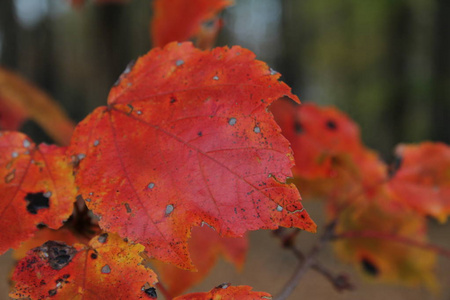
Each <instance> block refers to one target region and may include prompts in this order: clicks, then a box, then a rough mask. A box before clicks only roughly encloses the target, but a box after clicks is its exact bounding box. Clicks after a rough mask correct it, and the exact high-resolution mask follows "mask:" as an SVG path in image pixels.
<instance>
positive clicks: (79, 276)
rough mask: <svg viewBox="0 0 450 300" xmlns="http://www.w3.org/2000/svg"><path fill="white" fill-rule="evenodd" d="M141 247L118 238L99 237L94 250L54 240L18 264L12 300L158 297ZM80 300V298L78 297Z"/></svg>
mask: <svg viewBox="0 0 450 300" xmlns="http://www.w3.org/2000/svg"><path fill="white" fill-rule="evenodd" d="M143 250H144V247H143V246H141V245H138V244H136V245H133V244H128V243H126V242H124V241H123V240H122V239H120V238H119V237H118V236H116V235H111V234H110V235H107V234H102V235H100V236H97V237H94V238H93V239H92V240H91V241H90V243H89V246H86V245H82V244H75V245H73V246H68V245H66V244H64V243H60V242H53V241H49V242H47V243H45V244H43V245H42V246H40V247H37V248H34V249H33V250H31V251H29V252H28V254H27V256H26V257H25V258H23V259H22V260H21V261H19V263H18V265H17V267H16V269H15V271H14V275H13V277H12V279H13V280H14V281H15V287H14V290H13V291H12V292H11V293H10V297H12V298H13V299H21V298H26V297H29V298H31V299H47V298H49V297H51V299H84V300H89V299H92V300H102V299H105V300H106V299H149V298H156V291H155V288H154V287H153V285H154V284H155V283H156V282H157V279H156V275H155V273H154V272H153V271H152V270H151V269H149V268H147V267H145V266H144V265H143V264H142V262H143V261H142V260H143V259H142V257H141V256H140V253H141V252H142V251H143ZM74 297H78V298H74Z"/></svg>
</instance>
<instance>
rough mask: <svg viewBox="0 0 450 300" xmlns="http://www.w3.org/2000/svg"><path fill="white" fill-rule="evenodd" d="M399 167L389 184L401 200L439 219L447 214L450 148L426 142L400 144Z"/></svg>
mask: <svg viewBox="0 0 450 300" xmlns="http://www.w3.org/2000/svg"><path fill="white" fill-rule="evenodd" d="M396 155H397V157H398V158H399V161H400V166H399V169H398V170H397V171H396V172H395V174H394V175H393V177H392V178H391V180H390V181H389V187H390V188H391V189H392V191H393V192H394V193H395V194H396V195H397V197H398V198H399V199H401V200H402V201H403V202H404V203H406V204H407V205H409V206H411V207H412V208H414V209H415V210H416V211H418V212H419V213H421V214H424V215H430V216H433V217H435V218H436V219H438V220H439V221H441V222H445V221H446V220H447V217H448V215H449V214H450V147H449V146H448V145H445V144H443V143H431V142H425V143H422V144H419V145H400V146H398V147H397V149H396Z"/></svg>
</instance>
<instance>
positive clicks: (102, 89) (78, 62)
mask: <svg viewBox="0 0 450 300" xmlns="http://www.w3.org/2000/svg"><path fill="white" fill-rule="evenodd" d="M235 2H236V5H235V6H233V7H231V8H229V9H226V10H225V12H224V13H223V14H222V16H223V18H224V20H225V26H224V28H223V30H222V32H221V33H220V36H219V40H218V45H229V46H231V45H241V46H243V47H246V48H249V49H250V50H252V51H254V52H255V53H256V55H257V57H258V58H259V59H261V60H263V61H266V62H267V63H268V64H269V65H270V66H271V67H272V68H273V69H275V70H277V71H279V72H280V73H281V74H282V75H283V77H282V79H283V80H284V81H285V82H286V83H288V84H289V85H290V86H291V87H292V88H293V90H294V93H296V94H297V95H299V97H300V99H301V100H302V101H304V102H306V101H313V102H316V103H320V104H323V105H325V104H333V105H335V106H337V107H338V108H339V109H341V110H343V111H344V112H346V113H347V114H349V115H350V117H351V118H352V119H354V120H355V121H356V122H357V123H358V124H359V125H360V126H361V131H362V138H363V140H364V141H365V143H366V144H367V145H368V146H369V147H371V148H373V149H376V150H378V151H380V153H381V155H382V156H383V158H385V159H386V160H387V161H388V162H389V161H390V159H391V158H392V152H393V148H394V146H395V145H396V144H397V143H400V142H420V141H423V140H434V141H444V142H446V143H450V125H449V119H450V1H448V0H409V1H406V0H340V1H336V0H235ZM151 16H152V11H151V1H149V0H130V1H129V2H128V3H126V4H124V5H121V4H103V5H96V4H95V3H93V2H92V1H86V4H85V5H84V6H82V7H80V8H79V9H74V8H73V7H71V5H70V4H69V1H68V0H0V65H1V66H3V67H6V68H9V69H11V70H14V71H16V72H18V73H19V74H21V75H22V76H24V77H25V78H27V79H29V80H30V81H32V82H34V83H35V84H36V85H37V86H39V87H41V88H42V89H44V90H45V91H46V92H48V93H49V94H50V95H52V96H53V97H54V98H55V99H56V100H58V101H59V102H60V103H61V105H62V106H63V107H64V108H65V109H66V110H67V111H68V113H69V115H70V117H71V118H72V119H73V120H75V121H77V122H78V121H80V120H82V119H83V118H84V117H85V116H86V115H87V114H88V113H89V112H90V111H92V110H93V109H94V108H95V107H97V106H100V105H104V104H106V98H107V95H108V92H109V89H110V88H111V86H112V85H113V83H114V82H115V81H116V79H117V78H118V76H119V75H120V74H121V73H122V71H123V70H124V69H125V66H126V65H127V64H128V63H129V62H130V61H131V60H133V59H135V58H137V57H138V56H140V55H143V54H145V53H146V52H148V51H149V49H150V48H151V44H150V38H149V21H150V18H151ZM22 130H23V131H25V132H26V133H28V134H29V135H31V136H32V138H33V139H34V140H36V141H47V142H51V140H50V138H49V137H47V136H46V135H45V133H44V132H43V131H42V130H41V129H39V127H38V126H37V125H36V124H34V123H32V122H30V121H28V122H27V123H26V124H25V125H24V128H23V129H22ZM321 205H322V204H319V203H312V204H308V211H309V212H310V213H311V214H312V217H313V219H314V220H316V222H318V223H319V224H320V223H321V221H323V207H322V206H321ZM431 227H432V232H433V233H432V240H433V239H434V240H437V241H444V242H445V243H444V246H448V247H450V241H449V239H448V230H445V228H444V226H437V224H435V223H433V224H431ZM447 228H448V226H447ZM302 238H304V237H303V236H302ZM305 238H306V240H304V241H302V243H305V244H306V245H307V246H308V245H309V244H311V243H312V241H314V239H315V238H317V236H313V235H308V236H306V235H305ZM251 241H252V247H251V252H250V253H249V256H248V257H249V260H248V262H247V265H249V266H252V267H250V268H247V266H246V268H245V269H244V273H243V275H236V273H235V271H234V270H233V269H232V268H231V267H230V266H229V265H225V264H223V262H221V264H220V265H219V267H218V268H216V269H215V271H214V272H215V273H214V274H215V275H214V274H213V276H212V277H211V278H212V279H208V280H207V281H206V282H205V284H204V285H202V286H201V287H200V288H199V289H198V290H209V289H210V288H211V287H212V286H214V285H217V283H220V282H221V280H225V281H223V282H226V281H231V282H234V283H240V284H249V285H252V286H254V287H255V289H256V290H263V289H265V290H266V291H268V292H272V293H276V292H277V291H279V289H280V288H281V286H282V285H283V284H284V283H285V282H286V281H287V278H288V277H289V276H290V272H291V271H286V268H287V267H293V264H295V263H296V261H295V258H293V257H292V255H291V254H290V253H288V252H286V251H284V252H283V251H281V250H280V248H279V245H277V243H276V242H274V240H273V238H271V237H270V236H269V235H268V234H267V233H265V232H255V233H252V235H251ZM302 245H303V244H302ZM305 249H308V247H306V248H305ZM331 257H332V254H331V249H328V250H327V251H326V252H325V253H323V255H322V258H323V259H324V263H325V264H326V265H328V266H329V267H330V268H331V269H333V268H334V267H335V270H341V269H342V265H341V264H336V262H335V261H334V260H333V259H332V258H331ZM1 260H2V261H3V262H1V263H0V269H2V270H4V272H2V273H3V275H2V276H3V277H2V282H1V283H0V287H1V288H0V290H1V292H2V293H1V294H0V299H2V295H3V294H6V291H7V287H6V286H5V284H6V279H3V278H6V276H7V275H6V273H7V272H8V270H9V266H11V264H12V262H11V261H10V260H8V258H5V256H3V257H2V258H1ZM3 263H4V264H3ZM2 264H3V265H2ZM448 268H450V262H449V261H448V260H445V261H443V263H441V264H440V269H439V272H438V277H439V278H441V279H443V281H442V283H443V285H444V286H445V284H446V283H448V282H450V281H449V280H450V278H449V276H450V274H449V273H448ZM267 270H271V271H272V272H273V273H272V274H270V273H268V272H267ZM344 270H346V271H349V272H352V271H351V270H352V269H351V268H349V267H346V268H345V269H344ZM255 274H257V275H258V276H256V275H255ZM274 274H276V275H275V278H274ZM309 275H310V274H308V276H307V277H306V278H305V280H304V281H302V283H301V285H300V286H299V287H298V288H297V291H298V293H297V294H296V295H295V296H293V299H298V298H299V297H300V296H302V297H305V298H308V297H312V298H313V299H330V297H333V298H332V299H350V298H347V295H349V294H345V295H340V296H339V295H338V294H337V293H336V292H335V291H334V290H333V288H332V287H331V286H330V285H329V284H327V283H324V280H323V278H321V277H320V276H319V275H317V274H313V273H311V276H309ZM239 276H241V277H239ZM218 278H220V279H218ZM222 278H223V279H222ZM236 278H240V279H236ZM242 278H246V279H245V280H241V279H242ZM352 279H354V281H355V283H356V285H357V286H359V287H361V289H359V292H358V291H356V292H355V293H352V294H351V295H352V296H351V299H379V298H380V297H386V295H390V296H389V297H390V298H391V299H409V300H410V299H436V298H434V296H430V294H429V293H428V292H427V291H425V290H420V291H417V290H406V289H396V288H395V287H390V286H388V287H386V286H380V285H368V284H366V283H364V282H362V281H361V278H359V277H358V276H356V275H353V276H352ZM269 283H270V284H269ZM2 284H3V285H2ZM318 287H319V288H318ZM380 287H381V288H380ZM449 293H450V291H449V290H448V287H447V288H444V293H443V294H441V295H440V296H443V297H449V296H450V294H449ZM308 295H309V296H308ZM369 295H370V297H369ZM435 296H436V297H439V295H435ZM5 297H6V296H5ZM429 297H431V298H429ZM5 299H6V298H5ZM439 299H441V298H440V297H439ZM442 299H443V298H442ZM445 299H448V298H445Z"/></svg>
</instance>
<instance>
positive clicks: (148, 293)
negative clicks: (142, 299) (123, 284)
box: [144, 287, 158, 298]
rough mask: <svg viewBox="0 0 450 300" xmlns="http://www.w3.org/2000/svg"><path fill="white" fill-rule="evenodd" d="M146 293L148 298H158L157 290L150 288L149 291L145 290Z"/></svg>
mask: <svg viewBox="0 0 450 300" xmlns="http://www.w3.org/2000/svg"><path fill="white" fill-rule="evenodd" d="M144 293H145V294H146V295H147V296H149V297H151V298H157V297H158V295H157V294H156V289H155V288H154V287H150V288H148V289H145V290H144Z"/></svg>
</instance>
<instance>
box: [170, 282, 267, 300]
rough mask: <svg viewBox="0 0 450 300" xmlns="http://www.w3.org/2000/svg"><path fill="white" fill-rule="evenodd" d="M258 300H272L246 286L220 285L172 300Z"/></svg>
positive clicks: (263, 293) (265, 294)
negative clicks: (203, 291)
mask: <svg viewBox="0 0 450 300" xmlns="http://www.w3.org/2000/svg"><path fill="white" fill-rule="evenodd" d="M224 299H227V300H244V299H245V300H260V299H272V296H271V295H270V294H269V293H265V292H253V291H252V287H250V286H246V285H239V286H230V285H229V284H226V283H224V284H221V285H219V286H218V287H216V288H214V289H212V290H211V291H209V292H207V293H191V294H187V295H183V296H179V297H175V298H174V299H173V300H224Z"/></svg>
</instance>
